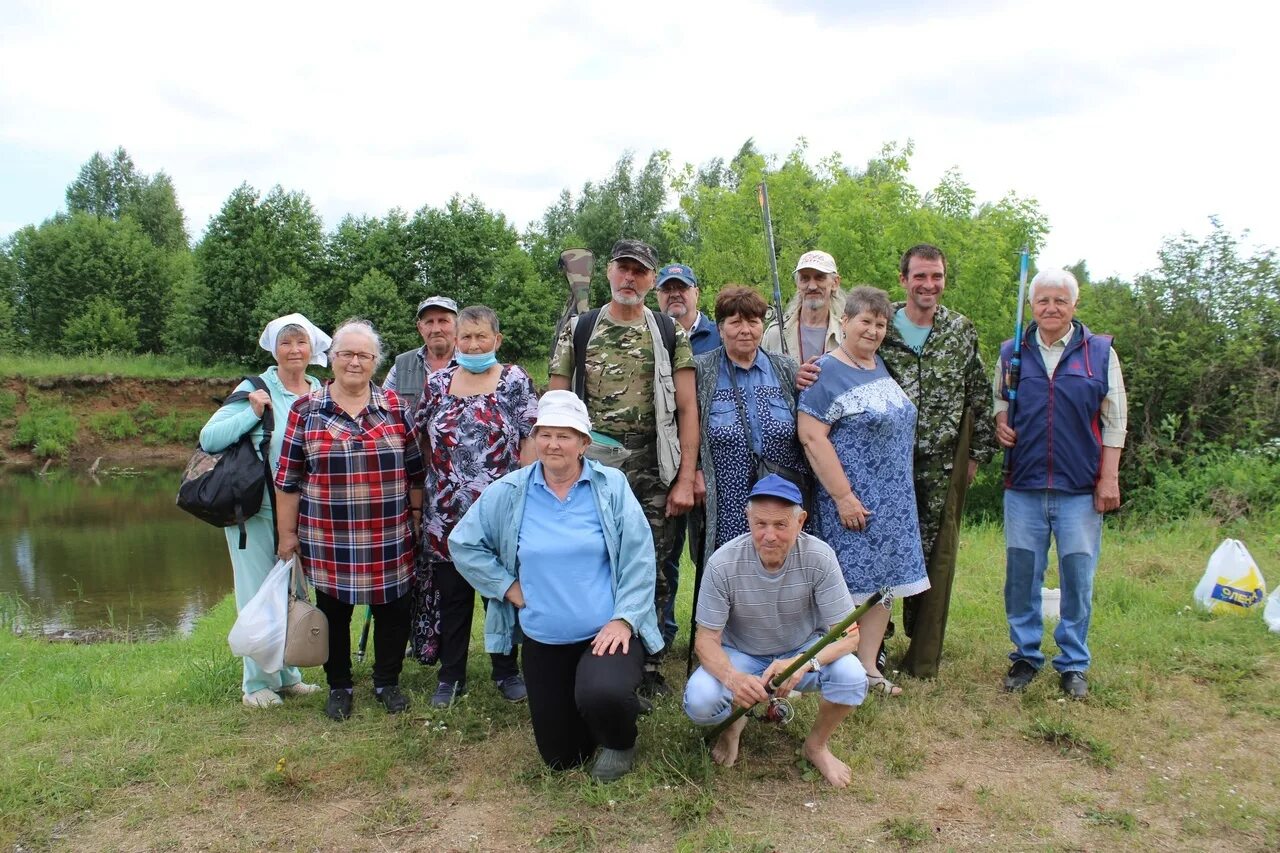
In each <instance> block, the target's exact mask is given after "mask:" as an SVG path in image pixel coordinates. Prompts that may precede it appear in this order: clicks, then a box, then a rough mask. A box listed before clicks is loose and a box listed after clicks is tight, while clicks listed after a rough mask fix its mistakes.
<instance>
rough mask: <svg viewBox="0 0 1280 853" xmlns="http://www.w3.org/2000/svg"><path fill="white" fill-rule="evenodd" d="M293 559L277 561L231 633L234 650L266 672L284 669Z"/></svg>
mask: <svg viewBox="0 0 1280 853" xmlns="http://www.w3.org/2000/svg"><path fill="white" fill-rule="evenodd" d="M293 559H294V558H290V559H289V561H288V562H285V561H284V560H280V561H278V562H277V563H276V567H275V568H274V569H272V570H271V572H270V573H269V574H268V575H267V579H266V580H264V581H263V582H262V586H261V587H260V588H259V589H258V592H257V593H256V594H255V595H254V596H253V598H251V599H249V603H248V604H246V605H245V606H244V608H243V609H242V610H241V611H240V615H239V616H238V617H237V618H236V624H234V625H232V626H231V633H230V634H228V635H227V644H228V645H229V646H231V652H232V654H236V655H239V656H241V657H247V658H253V660H254V662H255V663H257V664H258V666H260V667H262V669H263V670H264V671H265V672H279V671H280V670H282V669H284V633H285V628H286V627H287V625H288V622H289V577H290V573H291V572H292V571H293Z"/></svg>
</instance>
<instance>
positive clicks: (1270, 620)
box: [1262, 586, 1280, 634]
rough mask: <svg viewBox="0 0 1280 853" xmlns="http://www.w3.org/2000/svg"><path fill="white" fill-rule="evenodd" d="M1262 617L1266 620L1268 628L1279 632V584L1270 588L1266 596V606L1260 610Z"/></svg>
mask: <svg viewBox="0 0 1280 853" xmlns="http://www.w3.org/2000/svg"><path fill="white" fill-rule="evenodd" d="M1262 618H1263V619H1264V620H1266V623H1267V627H1268V628H1270V629H1271V630H1272V631H1275V632H1276V633H1278V634H1280V586H1278V587H1276V588H1275V589H1273V590H1271V594H1270V595H1268V596H1267V606H1266V608H1265V609H1264V610H1263V611H1262Z"/></svg>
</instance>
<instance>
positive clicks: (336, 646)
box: [316, 589, 411, 690]
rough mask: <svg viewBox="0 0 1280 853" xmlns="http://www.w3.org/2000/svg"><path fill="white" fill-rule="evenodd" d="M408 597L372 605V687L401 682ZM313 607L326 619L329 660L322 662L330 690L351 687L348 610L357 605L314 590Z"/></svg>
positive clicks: (407, 628)
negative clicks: (314, 601) (327, 624)
mask: <svg viewBox="0 0 1280 853" xmlns="http://www.w3.org/2000/svg"><path fill="white" fill-rule="evenodd" d="M410 600H411V596H409V595H402V596H400V597H399V598H397V599H396V600H395V601H388V602H387V603H386V604H375V605H373V686H374V687H390V686H391V685H393V684H399V683H400V669H401V667H403V666H404V650H405V646H406V645H408V643H409V602H410ZM360 606H361V607H363V605H360ZM316 607H318V608H320V611H321V612H322V613H324V615H325V618H327V619H328V620H329V661H328V662H327V663H326V664H325V665H324V674H325V677H326V679H327V680H328V682H329V689H331V690H337V689H338V688H343V687H351V686H352V681H351V612H352V611H353V610H354V609H355V608H356V605H354V604H348V603H347V602H345V601H339V600H338V599H336V598H334V597H333V596H331V595H328V594H326V593H323V592H321V591H320V590H318V589H317V590H316Z"/></svg>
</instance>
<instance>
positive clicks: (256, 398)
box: [249, 389, 271, 417]
mask: <svg viewBox="0 0 1280 853" xmlns="http://www.w3.org/2000/svg"><path fill="white" fill-rule="evenodd" d="M270 405H271V395H270V394H268V393H267V392H266V391H263V390H261V389H258V390H255V391H250V392H249V408H251V409H253V413H254V414H255V415H257V416H258V417H262V413H263V412H265V411H266V410H267V407H268V406H270Z"/></svg>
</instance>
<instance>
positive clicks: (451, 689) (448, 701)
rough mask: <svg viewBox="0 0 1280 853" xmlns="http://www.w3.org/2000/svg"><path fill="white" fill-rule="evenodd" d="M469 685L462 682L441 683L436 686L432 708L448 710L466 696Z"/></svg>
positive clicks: (432, 698)
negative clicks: (455, 701)
mask: <svg viewBox="0 0 1280 853" xmlns="http://www.w3.org/2000/svg"><path fill="white" fill-rule="evenodd" d="M466 693H467V685H466V683H465V682H462V681H441V682H440V683H439V684H437V685H436V692H435V693H432V694H431V707H432V708H448V707H449V706H450V705H452V704H453V702H454V700H455V699H459V698H461V697H463V696H465V695H466Z"/></svg>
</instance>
